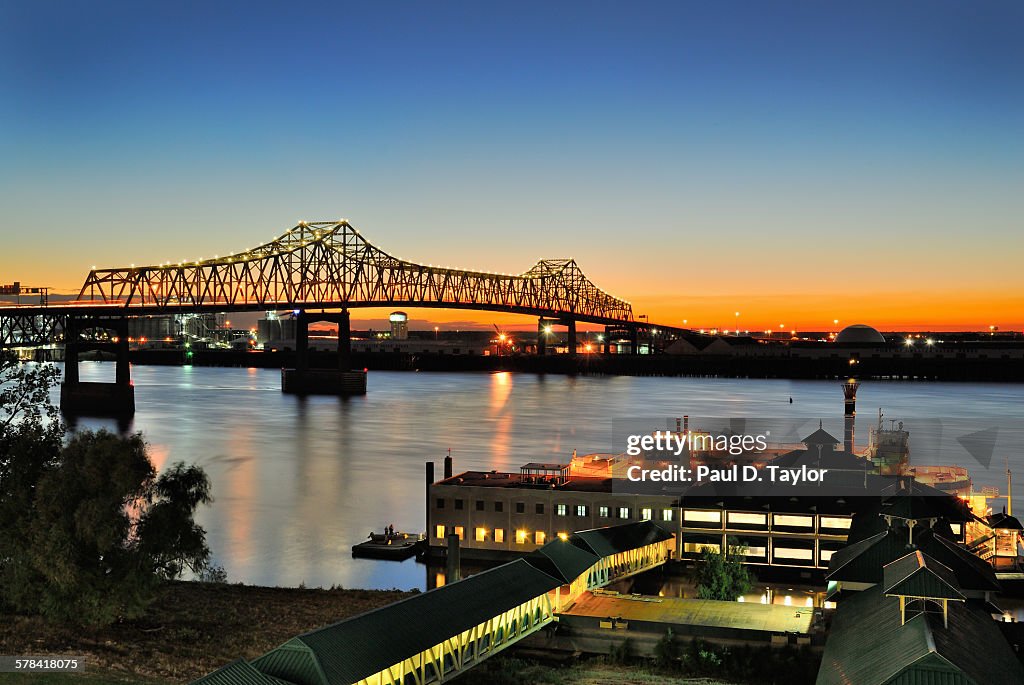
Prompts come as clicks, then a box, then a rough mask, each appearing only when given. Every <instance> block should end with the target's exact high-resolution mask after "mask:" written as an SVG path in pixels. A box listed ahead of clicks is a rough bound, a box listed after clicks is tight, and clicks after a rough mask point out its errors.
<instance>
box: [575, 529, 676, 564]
mask: <svg viewBox="0 0 1024 685" xmlns="http://www.w3.org/2000/svg"><path fill="white" fill-rule="evenodd" d="M671 538H672V534H671V533H669V532H668V531H666V530H663V529H662V528H659V527H658V526H657V525H656V524H654V523H652V522H651V521H638V522H636V523H627V524H625V525H622V526H608V527H607V528H592V529H590V530H581V531H579V532H577V533H573V534H572V535H570V536H569V542H571V543H572V544H574V545H576V546H577V547H579V548H581V549H583V550H586V551H588V552H591V553H593V554H596V555H597V556H599V557H610V556H612V555H613V554H618V553H619V552H627V551H629V550H631V549H639V548H640V547H646V546H647V545H651V544H654V543H655V542H662V541H664V540H670V539H671Z"/></svg>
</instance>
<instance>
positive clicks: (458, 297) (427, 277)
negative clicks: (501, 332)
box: [78, 220, 633, 323]
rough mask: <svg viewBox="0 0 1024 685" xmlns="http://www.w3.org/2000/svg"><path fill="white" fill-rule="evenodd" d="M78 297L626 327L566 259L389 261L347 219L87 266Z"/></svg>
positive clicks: (622, 304) (617, 305) (187, 306)
mask: <svg viewBox="0 0 1024 685" xmlns="http://www.w3.org/2000/svg"><path fill="white" fill-rule="evenodd" d="M78 301H79V302H81V303H83V304H84V303H87V302H88V303H94V304H103V305H116V306H121V307H124V308H126V309H129V310H132V309H144V310H156V311H172V310H193V311H195V310H206V311H231V310H234V311H238V310H267V309H291V308H296V309H300V308H317V309H319V308H338V307H345V308H348V307H371V306H409V307H438V308H451V309H484V310H493V311H506V312H511V313H521V314H531V315H538V316H552V317H562V318H572V319H574V320H580V321H589V322H593V323H621V322H632V321H633V311H632V306H631V305H630V303H629V302H627V301H625V300H622V299H619V298H616V297H613V296H612V295H609V294H608V293H606V292H604V291H603V290H601V289H600V288H598V287H597V286H596V285H595V284H594V283H593V282H592V281H591V280H590V279H589V278H587V276H586V275H585V274H584V273H583V271H582V270H581V269H580V268H579V266H578V265H577V264H576V262H575V260H573V259H544V260H541V261H539V262H537V263H536V264H535V265H534V266H533V267H531V268H530V269H529V270H527V271H525V272H523V273H521V274H518V275H510V274H496V273H487V272H481V271H467V270H461V269H450V268H443V267H437V266H427V265H423V264H417V263H414V262H409V261H406V260H402V259H398V258H396V257H393V256H391V255H390V254H388V253H387V252H385V251H383V250H381V249H380V248H378V247H376V246H374V245H373V244H371V243H370V242H369V241H368V240H366V239H365V238H364V237H363V236H362V235H361V234H360V233H359V231H358V230H357V229H356V228H355V227H353V226H352V225H351V224H350V223H349V222H348V221H346V220H339V221H333V222H304V221H303V222H300V223H299V224H298V225H296V226H295V227H294V228H292V229H290V230H289V231H287V232H286V233H285V234H284V235H282V236H280V237H279V238H277V239H275V240H273V241H271V242H269V243H266V244H263V245H260V246H258V247H255V248H253V249H251V250H247V251H245V252H241V253H238V254H234V255H229V256H226V257H218V258H215V259H208V260H202V261H198V262H187V263H180V264H161V265H156V266H143V267H130V268H117V269H99V270H96V269H94V270H93V271H91V272H90V273H89V276H88V278H87V279H86V281H85V284H84V285H83V286H82V289H81V291H80V293H79V296H78Z"/></svg>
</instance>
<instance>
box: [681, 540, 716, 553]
mask: <svg viewBox="0 0 1024 685" xmlns="http://www.w3.org/2000/svg"><path fill="white" fill-rule="evenodd" d="M706 549H707V550H711V551H712V552H714V553H715V554H718V552H719V551H720V550H721V549H722V546H721V545H716V544H715V543H713V542H685V543H683V551H684V552H689V553H691V554H700V553H701V552H703V551H704V550H706Z"/></svg>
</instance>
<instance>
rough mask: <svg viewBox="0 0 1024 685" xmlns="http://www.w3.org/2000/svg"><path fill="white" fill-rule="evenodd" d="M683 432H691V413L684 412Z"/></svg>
mask: <svg viewBox="0 0 1024 685" xmlns="http://www.w3.org/2000/svg"><path fill="white" fill-rule="evenodd" d="M683 432H684V433H689V432H690V415H689V414H683Z"/></svg>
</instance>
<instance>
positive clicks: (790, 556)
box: [683, 542, 835, 563]
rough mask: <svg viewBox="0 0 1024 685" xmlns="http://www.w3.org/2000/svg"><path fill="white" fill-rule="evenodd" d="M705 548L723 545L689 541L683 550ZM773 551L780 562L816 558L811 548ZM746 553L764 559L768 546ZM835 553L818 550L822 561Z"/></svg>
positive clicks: (825, 560) (701, 549) (778, 548)
mask: <svg viewBox="0 0 1024 685" xmlns="http://www.w3.org/2000/svg"><path fill="white" fill-rule="evenodd" d="M704 549H710V550H711V551H713V552H715V553H718V552H720V551H721V545H718V544H715V543H713V542H687V543H684V544H683V551H684V552H689V553H692V554H699V553H700V552H701V551H703V550H704ZM772 552H773V557H774V559H775V560H776V561H780V562H781V561H785V560H800V561H813V560H814V550H813V549H809V548H808V549H805V548H800V547H779V546H776V547H774V548H773V549H772ZM744 554H745V555H746V556H748V557H760V558H762V559H763V558H765V557H767V556H768V548H767V547H751V546H747V547H745V548H744ZM833 554H835V552H834V551H833V550H830V549H822V550H818V557H819V558H820V559H821V561H822V563H825V562H827V561H828V560H829V559H831V558H832V555H833Z"/></svg>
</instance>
